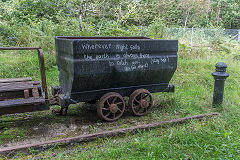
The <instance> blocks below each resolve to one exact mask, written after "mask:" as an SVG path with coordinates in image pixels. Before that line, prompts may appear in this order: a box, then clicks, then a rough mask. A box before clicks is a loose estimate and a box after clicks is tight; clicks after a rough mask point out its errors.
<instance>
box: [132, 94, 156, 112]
mask: <svg viewBox="0 0 240 160" xmlns="http://www.w3.org/2000/svg"><path fill="white" fill-rule="evenodd" d="M128 106H129V108H130V111H131V112H132V113H133V114H134V115H137V116H143V115H146V114H147V113H148V112H149V111H150V110H151V109H152V107H153V98H152V94H151V93H150V92H149V91H148V90H146V89H138V90H136V91H134V92H133V93H132V94H131V95H130V97H129V101H128Z"/></svg>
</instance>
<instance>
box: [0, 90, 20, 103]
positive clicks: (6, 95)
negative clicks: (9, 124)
mask: <svg viewBox="0 0 240 160" xmlns="http://www.w3.org/2000/svg"><path fill="white" fill-rule="evenodd" d="M16 98H24V93H23V90H20V91H13V92H0V101H3V100H6V99H16Z"/></svg>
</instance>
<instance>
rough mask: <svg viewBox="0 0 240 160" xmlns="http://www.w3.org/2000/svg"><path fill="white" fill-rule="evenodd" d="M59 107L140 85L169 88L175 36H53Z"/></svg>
mask: <svg viewBox="0 0 240 160" xmlns="http://www.w3.org/2000/svg"><path fill="white" fill-rule="evenodd" d="M55 40H56V41H55V42H56V53H57V55H56V57H57V66H58V69H59V82H60V86H61V93H62V95H61V96H60V102H61V104H62V107H64V106H68V105H69V104H71V103H76V102H92V101H96V100H98V99H100V98H101V97H102V96H103V95H104V94H106V93H109V92H116V93H118V94H120V95H121V96H130V95H131V94H132V93H133V92H134V91H136V90H138V89H141V88H144V89H146V90H148V91H149V92H151V93H154V92H173V91H174V86H173V85H170V84H169V81H170V80H171V78H172V76H173V74H174V72H175V70H176V68H177V51H178V41H177V40H153V39H149V38H146V37H56V39H55Z"/></svg>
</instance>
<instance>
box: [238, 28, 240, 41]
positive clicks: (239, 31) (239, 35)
mask: <svg viewBox="0 0 240 160" xmlns="http://www.w3.org/2000/svg"><path fill="white" fill-rule="evenodd" d="M238 42H240V29H239V30H238Z"/></svg>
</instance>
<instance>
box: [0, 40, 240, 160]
mask: <svg viewBox="0 0 240 160" xmlns="http://www.w3.org/2000/svg"><path fill="white" fill-rule="evenodd" d="M229 44H231V46H229ZM229 44H226V46H225V47H229V51H230V52H226V50H225V49H224V48H222V47H221V45H213V46H211V48H204V47H202V48H201V49H199V48H197V49H196V48H192V50H191V54H190V52H189V48H188V47H186V46H185V45H183V44H179V54H178V55H179V58H178V68H177V71H176V73H175V75H174V77H173V79H172V81H171V83H173V84H175V85H176V91H175V93H170V94H169V93H155V94H154V98H155V100H156V105H155V108H154V109H153V111H152V112H151V113H150V114H149V115H147V116H144V117H133V116H131V115H130V113H129V112H126V114H124V116H123V117H122V118H121V119H120V120H119V121H117V122H112V123H105V122H102V121H100V120H98V118H97V117H96V113H95V112H91V111H89V110H87V109H86V108H88V106H87V105H85V104H80V106H72V107H71V108H70V110H69V114H68V116H66V117H59V116H54V115H52V114H51V113H50V112H49V111H44V112H37V113H31V114H29V113H25V114H19V115H12V116H6V115H5V116H1V117H0V118H1V122H0V132H1V134H0V144H1V145H4V144H10V145H11V144H17V143H18V142H19V143H20V142H24V141H25V140H27V139H34V138H35V139H37V140H39V139H40V140H43V138H39V137H42V136H43V137H44V135H47V134H52V132H54V131H55V132H59V133H60V132H62V134H58V135H54V134H53V135H52V137H51V136H50V137H48V139H58V138H62V137H71V136H73V135H80V134H86V133H95V132H98V131H102V130H111V129H115V128H124V127H129V126H132V125H137V124H146V123H149V122H152V121H159V120H167V119H173V118H179V117H185V116H190V115H195V114H202V113H209V112H214V111H218V112H219V113H220V114H221V115H222V116H221V117H219V118H213V119H210V120H206V121H190V122H188V123H186V124H181V125H172V126H164V127H160V128H156V129H152V130H150V131H143V132H139V133H137V134H133V135H132V134H129V133H127V134H126V135H124V136H120V137H114V138H106V139H99V140H97V141H95V142H90V143H85V144H76V145H73V146H68V147H57V146H56V147H54V148H51V149H50V150H47V151H43V152H35V151H31V152H32V154H30V155H25V154H23V153H18V154H17V155H15V156H14V157H12V158H18V159H28V158H36V159H38V158H40V159H41V158H46V159H67V158H68V159H79V158H81V159H89V158H94V159H117V158H120V159H239V158H240V157H239V155H240V135H239V133H240V127H239V126H240V124H239V123H240V107H239V103H240V99H239V98H240V97H239V96H240V92H239V89H238V88H239V85H240V80H239V75H240V73H239V71H238V70H239V67H240V64H239V60H238V55H239V54H240V53H239V44H237V43H235V42H232V43H229ZM45 58H46V66H47V79H48V84H49V85H56V84H58V80H57V78H56V77H57V74H58V71H57V68H56V67H55V56H54V54H45ZM0 59H1V62H0V66H1V69H2V71H1V72H0V74H1V78H7V77H16V76H19V77H22V76H32V77H33V78H34V79H35V80H39V73H38V67H37V65H33V64H37V63H38V62H37V56H36V53H34V52H30V53H29V54H25V53H16V52H3V53H1V54H0ZM219 61H223V62H225V63H227V64H228V68H227V72H228V73H229V74H230V77H229V78H228V79H227V80H226V85H225V95H224V102H223V105H222V106H221V107H217V108H212V106H211V104H212V93H213V83H214V80H213V77H212V76H211V73H212V72H214V70H215V64H216V63H217V62H219ZM44 126H48V127H49V128H51V127H52V128H53V129H52V130H50V129H49V128H44ZM73 126H74V127H73ZM64 127H65V128H64ZM36 128H37V129H36ZM59 128H63V129H62V130H61V129H59ZM64 129H65V130H70V131H68V132H65V130H64ZM54 136H55V137H54ZM26 142H27V143H29V141H26ZM2 158H4V157H2ZM5 158H6V159H7V158H9V157H5Z"/></svg>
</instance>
